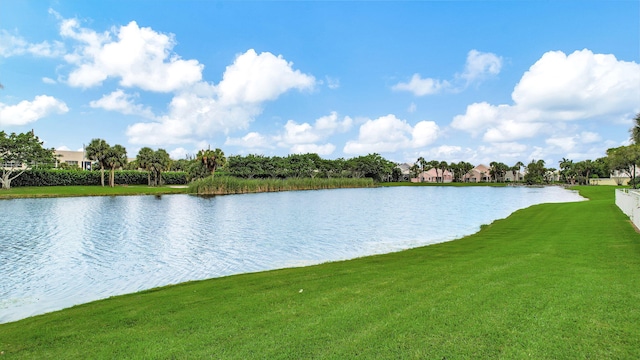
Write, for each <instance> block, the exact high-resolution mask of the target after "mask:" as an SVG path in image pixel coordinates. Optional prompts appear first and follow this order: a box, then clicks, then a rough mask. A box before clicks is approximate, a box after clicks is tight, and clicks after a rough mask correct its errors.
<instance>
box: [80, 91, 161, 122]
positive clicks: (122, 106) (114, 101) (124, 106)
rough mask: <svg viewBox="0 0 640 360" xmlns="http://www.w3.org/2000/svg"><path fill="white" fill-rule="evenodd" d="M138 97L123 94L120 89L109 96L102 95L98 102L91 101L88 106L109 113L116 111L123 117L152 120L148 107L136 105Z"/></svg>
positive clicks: (151, 113)
mask: <svg viewBox="0 0 640 360" xmlns="http://www.w3.org/2000/svg"><path fill="white" fill-rule="evenodd" d="M137 96H138V95H131V94H127V93H125V92H124V91H123V90H122V89H118V90H116V91H114V92H112V93H110V94H107V95H104V96H103V97H102V98H100V100H95V101H91V102H90V103H89V106H91V107H92V108H102V109H105V110H109V111H117V112H120V113H122V114H125V115H139V116H143V117H146V118H153V117H154V115H153V112H152V111H151V109H149V108H148V107H144V106H143V105H141V104H136V103H135V99H134V98H136V97H137Z"/></svg>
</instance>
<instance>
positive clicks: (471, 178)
mask: <svg viewBox="0 0 640 360" xmlns="http://www.w3.org/2000/svg"><path fill="white" fill-rule="evenodd" d="M462 181H463V182H475V183H477V182H488V181H491V168H489V167H488V166H486V165H482V164H480V165H478V166H476V167H474V168H473V169H471V170H469V172H467V173H466V174H464V176H463V177H462Z"/></svg>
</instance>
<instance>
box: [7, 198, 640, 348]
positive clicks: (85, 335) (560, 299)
mask: <svg viewBox="0 0 640 360" xmlns="http://www.w3.org/2000/svg"><path fill="white" fill-rule="evenodd" d="M580 189H581V191H582V192H583V194H584V195H586V196H589V197H590V198H591V199H592V200H591V201H587V202H580V203H565V204H543V205H537V206H533V207H531V208H528V209H524V210H520V211H517V212H515V213H514V214H512V215H511V216H510V217H509V218H507V219H504V220H498V221H496V222H494V223H493V224H491V225H490V226H487V227H485V228H484V229H483V230H482V231H481V232H479V233H477V234H475V235H472V236H468V237H465V238H463V239H459V240H456V241H452V242H448V243H442V244H437V245H432V246H427V247H422V248H418V249H413V250H409V251H402V252H398V253H392V254H386V255H379V256H371V257H366V258H361V259H356V260H350V261H344V262H335V263H328V264H323V265H318V266H311V267H305V268H297V269H284V270H277V271H269V272H262V273H255V274H244V275H237V276H229V277H225V278H219V279H212V280H207V281H200V282H192V283H186V284H180V285H176V286H170V287H166V288H161V289H154V290H149V291H145V292H142V293H137V294H132V295H126V296H120V297H115V298H111V299H108V300H103V301H98V302H94V303H90V304H85V305H81V306H77V307H74V308H71V309H67V310H63V311H60V312H56V313H51V314H45V315H42V316H37V317H34V318H29V319H25V320H22V321H19V322H15V323H10V324H3V325H0V350H1V351H4V352H5V356H7V358H132V359H133V358H136V359H137V358H149V359H155V358H224V359H249V358H259V359H288V358H291V359H293V358H322V359H332V358H333V359H345V358H354V357H359V358H393V359H405V358H406V359H414V358H415V359H422V358H434V359H435V358H437V359H442V358H447V359H459V358H474V359H475V358H503V359H519V358H533V359H540V358H594V359H599V358H621V359H633V358H640V326H638V324H640V235H638V234H637V233H636V232H635V230H634V229H633V227H632V226H631V225H630V223H629V221H628V218H627V217H626V216H625V215H623V214H622V212H621V211H620V210H619V209H618V208H617V207H616V206H615V205H614V203H613V188H610V187H583V188H580ZM460 220H461V221H464V219H460ZM408 236H411V234H408ZM301 289H302V292H300V290H301Z"/></svg>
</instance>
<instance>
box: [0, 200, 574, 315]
mask: <svg viewBox="0 0 640 360" xmlns="http://www.w3.org/2000/svg"><path fill="white" fill-rule="evenodd" d="M580 200H583V199H582V198H581V197H580V196H579V195H578V194H577V193H576V192H572V191H568V190H563V189H561V188H558V187H546V188H526V187H509V188H491V187H465V188H456V187H391V188H375V189H340V190H321V191H295V192H281V193H264V194H249V195H236V196H218V197H212V198H202V197H196V196H189V195H167V196H162V197H156V196H121V197H82V198H57V199H18V200H2V201H0V213H1V214H2V216H1V217H0V323H2V322H8V321H13V320H18V319H21V318H25V317H28V316H32V315H36V314H41V313H45V312H49V311H53V310H58V309H62V308H65V307H69V306H72V305H75V304H80V303H84V302H89V301H92V300H97V299H102V298H106V297H109V296H113V295H119V294H125V293H131V292H135V291H139V290H143V289H149V288H153V287H157V286H162V285H168V284H175V283H179V282H184V281H188V280H197V279H206V278H212V277H219V276H224V275H230V274H237V273H244V272H253V271H261V270H269V269H276V268H283V267H293V266H303V265H310V264H317V263H322V262H326V261H335V260H342V259H350V258H355V257H360V256H365V255H371V254H379V253H387V252H392V251H398V250H402V249H407V248H412V247H417V246H422V245H427V244H434V243H438V242H443V241H448V240H453V239H456V238H459V237H462V236H465V235H468V234H472V233H474V232H476V231H478V230H479V228H480V225H482V224H488V223H490V222H492V221H493V220H496V219H500V218H504V217H506V216H508V215H509V214H510V213H512V212H513V211H515V210H517V209H521V208H525V207H528V206H530V205H533V204H537V203H543V202H568V201H580Z"/></svg>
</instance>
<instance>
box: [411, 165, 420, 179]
mask: <svg viewBox="0 0 640 360" xmlns="http://www.w3.org/2000/svg"><path fill="white" fill-rule="evenodd" d="M409 170H410V171H411V177H412V178H417V177H418V174H419V173H420V167H419V166H418V164H413V165H412V166H411V168H409Z"/></svg>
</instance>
